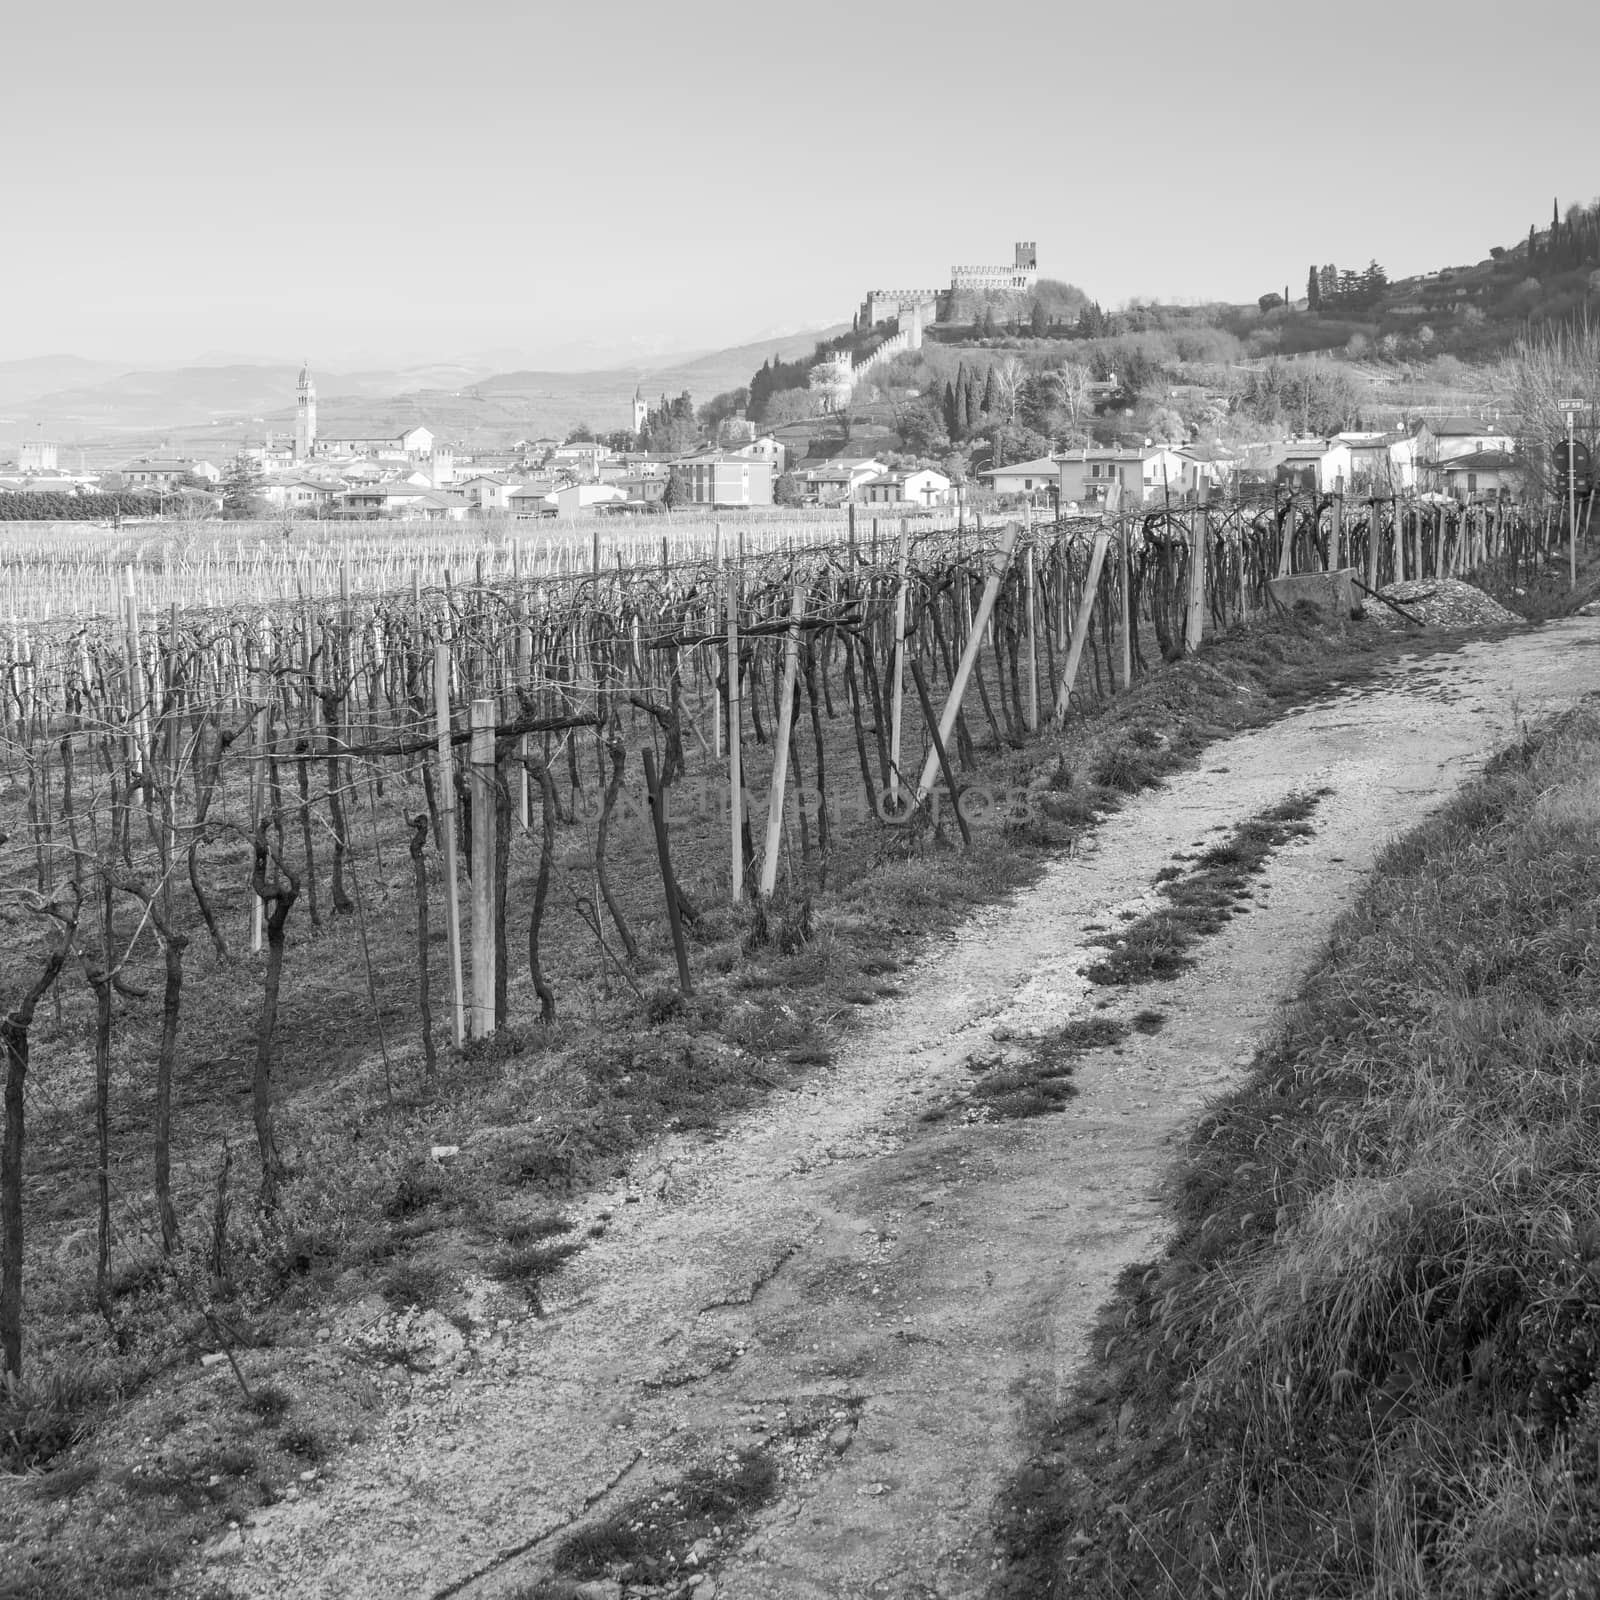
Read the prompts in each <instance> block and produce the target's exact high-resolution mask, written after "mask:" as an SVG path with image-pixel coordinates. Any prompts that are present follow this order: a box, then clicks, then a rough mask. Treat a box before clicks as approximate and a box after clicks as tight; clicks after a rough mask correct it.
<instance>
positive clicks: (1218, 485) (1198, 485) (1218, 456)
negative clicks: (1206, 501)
mask: <svg viewBox="0 0 1600 1600" xmlns="http://www.w3.org/2000/svg"><path fill="white" fill-rule="evenodd" d="M1178 458H1179V460H1180V461H1182V463H1183V466H1182V469H1181V472H1180V474H1179V480H1178V486H1179V487H1180V488H1181V489H1182V491H1183V493H1184V494H1186V495H1195V496H1198V495H1199V494H1200V492H1201V490H1202V489H1203V490H1204V491H1205V493H1206V495H1207V496H1208V497H1209V496H1212V495H1219V494H1223V493H1225V492H1226V490H1227V488H1228V486H1229V485H1230V484H1231V483H1232V482H1233V480H1234V478H1235V477H1236V476H1237V474H1238V472H1239V467H1240V462H1239V458H1238V456H1236V455H1235V454H1234V453H1233V451H1231V450H1227V449H1224V448H1223V447H1222V446H1221V445H1199V444H1191V445H1185V446H1184V447H1183V449H1181V450H1179V451H1178Z"/></svg>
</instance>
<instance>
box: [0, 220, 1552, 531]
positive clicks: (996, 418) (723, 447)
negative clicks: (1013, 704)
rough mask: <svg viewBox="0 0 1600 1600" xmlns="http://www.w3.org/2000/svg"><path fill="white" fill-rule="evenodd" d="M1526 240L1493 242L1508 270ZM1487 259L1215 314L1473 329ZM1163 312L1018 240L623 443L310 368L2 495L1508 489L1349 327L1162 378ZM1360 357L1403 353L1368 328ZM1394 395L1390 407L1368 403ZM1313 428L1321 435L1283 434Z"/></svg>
mask: <svg viewBox="0 0 1600 1600" xmlns="http://www.w3.org/2000/svg"><path fill="white" fill-rule="evenodd" d="M1559 227H1560V225H1559V222H1558V223H1557V224H1555V225H1553V227H1552V230H1551V234H1550V236H1549V237H1553V238H1559ZM1540 237H1543V236H1540V235H1537V234H1536V235H1535V236H1534V238H1533V239H1532V240H1531V241H1530V242H1529V243H1526V244H1522V245H1519V246H1518V247H1517V249H1518V251H1520V252H1521V254H1522V256H1524V257H1525V256H1526V254H1527V253H1528V251H1530V250H1537V249H1538V248H1539V242H1538V241H1539V238H1540ZM1545 248H1546V249H1553V248H1555V246H1554V245H1551V244H1546V246H1545ZM1506 255H1507V253H1506V252H1497V254H1496V257H1494V258H1491V259H1489V260H1486V261H1484V262H1483V263H1481V264H1480V268H1479V269H1478V271H1477V275H1476V278H1474V276H1473V274H1471V273H1461V274H1453V273H1431V274H1427V275H1424V276H1423V277H1422V278H1419V279H1417V280H1414V281H1412V282H1404V283H1400V284H1397V285H1392V286H1391V285H1389V284H1388V282H1387V279H1386V278H1385V276H1384V274H1383V272H1382V269H1381V268H1379V267H1378V266H1377V264H1376V263H1373V265H1372V266H1371V267H1370V268H1369V269H1368V270H1367V272H1366V273H1364V274H1359V275H1358V274H1355V273H1350V272H1347V273H1344V274H1339V273H1338V272H1337V271H1336V269H1335V268H1333V267H1331V266H1330V267H1326V268H1323V269H1320V275H1319V271H1318V269H1313V271H1312V273H1311V274H1310V278H1309V283H1308V294H1307V295H1306V296H1305V297H1303V298H1301V299H1299V300H1297V301H1289V300H1287V299H1286V298H1285V297H1284V296H1281V295H1278V294H1276V293H1273V294H1269V295H1265V296H1262V297H1261V304H1260V305H1259V306H1258V307H1254V308H1245V310H1243V311H1241V312H1240V313H1239V314H1238V315H1239V317H1240V318H1244V317H1246V316H1248V317H1249V318H1250V319H1254V320H1253V322H1252V323H1251V324H1250V325H1253V326H1255V327H1257V328H1259V329H1260V330H1261V340H1262V342H1267V343H1268V347H1269V348H1270V342H1269V341H1267V340H1266V335H1267V334H1268V333H1270V332H1271V329H1272V327H1273V326H1274V325H1275V324H1276V323H1278V322H1280V321H1281V319H1282V318H1284V317H1296V316H1298V317H1301V318H1306V317H1308V316H1309V317H1311V318H1313V319H1316V318H1327V317H1331V316H1333V315H1334V314H1335V309H1336V308H1337V307H1338V306H1340V305H1341V303H1342V302H1345V301H1354V302H1359V303H1360V304H1361V305H1362V306H1367V307H1370V304H1371V302H1372V301H1373V299H1374V297H1375V296H1378V295H1380V294H1382V293H1384V292H1386V291H1390V290H1392V291H1393V293H1392V298H1393V300H1394V308H1393V310H1394V318H1395V319H1398V321H1397V325H1398V326H1401V327H1406V326H1409V322H1408V320H1407V319H1412V318H1413V317H1414V315H1415V314H1416V313H1418V312H1423V313H1426V314H1429V315H1433V316H1435V317H1436V318H1437V319H1439V320H1440V321H1441V322H1443V321H1445V320H1446V319H1448V318H1449V317H1451V316H1457V317H1459V318H1461V319H1463V320H1464V321H1465V322H1466V323H1467V324H1468V325H1469V326H1470V324H1471V321H1472V319H1473V318H1477V319H1479V320H1481V318H1482V312H1481V311H1480V310H1479V309H1478V308H1477V303H1476V301H1475V299H1474V296H1475V295H1476V294H1478V293H1479V292H1480V291H1481V290H1483V289H1485V288H1488V287H1492V286H1493V284H1494V283H1496V282H1497V281H1498V278H1497V275H1500V276H1503V272H1504V270H1514V269H1515V268H1516V262H1515V259H1512V258H1507V259H1509V260H1510V262H1511V266H1510V269H1507V268H1506V261H1505V260H1502V259H1501V258H1506ZM1341 282H1342V283H1343V284H1344V287H1343V288H1341V287H1340V284H1341ZM1474 285H1476V287H1474ZM1430 307H1431V308H1432V309H1431V310H1430ZM1166 315H1168V316H1170V317H1171V318H1178V317H1181V316H1182V315H1184V314H1183V313H1181V312H1173V313H1169V314H1166ZM1162 317H1163V313H1161V311H1160V308H1154V310H1153V311H1151V310H1144V311H1141V310H1139V309H1138V308H1135V309H1134V310H1131V311H1129V312H1125V313H1120V314H1119V313H1105V312H1102V311H1101V310H1100V308H1099V307H1098V306H1096V305H1094V304H1092V303H1090V302H1087V301H1086V300H1085V297H1084V296H1082V295H1081V293H1079V292H1078V291H1076V290H1074V289H1072V287H1071V286H1070V285H1066V284H1060V283H1054V282H1052V281H1051V280H1048V279H1041V277H1040V274H1039V266H1038V254H1037V247H1036V245H1035V244H1034V243H1033V242H1031V241H1024V242H1019V243H1017V244H1016V245H1015V246H1014V249H1013V259H1012V261H1011V262H1010V263H1006V264H998V265H956V266H954V267H952V268H951V269H950V275H949V283H948V285H947V286H944V287H941V288H922V289H884V288H874V289H870V290H868V291H867V293H866V294H865V296H864V298H863V300H862V302H861V304H860V307H859V308H858V309H857V310H856V312H855V313H854V315H853V317H852V320H851V324H850V327H849V331H848V332H843V333H839V334H836V335H832V336H830V337H828V338H826V339H822V340H819V341H818V342H817V344H816V347H815V349H814V351H813V352H812V353H811V355H810V356H809V357H803V358H799V359H796V360H793V361H787V362H785V361H783V360H781V359H773V360H770V361H768V362H766V363H764V364H763V366H762V368H761V369H760V370H759V371H757V372H756V373H754V374H753V375H752V378H751V381H750V383H749V384H748V385H746V386H744V387H741V388H739V389H737V390H734V391H731V392H729V393H727V394H719V395H717V396H715V397H712V398H711V399H710V400H708V401H706V402H704V403H702V404H699V405H697V404H696V397H695V396H693V395H691V394H689V393H687V392H683V393H680V394H678V395H675V396H671V397H669V396H667V395H664V394H663V395H661V396H660V397H659V398H658V399H655V400H651V399H649V398H647V397H646V395H645V393H644V392H643V389H642V387H636V388H635V390H634V393H633V396H632V400H631V404H630V416H629V425H628V426H627V427H623V428H617V429H612V430H609V431H606V430H603V429H602V430H596V429H592V428H590V427H588V426H586V425H582V424H578V423H574V424H573V425H572V426H571V427H569V428H568V429H566V430H565V431H564V432H563V433H562V435H561V436H559V437H539V438H518V439H508V440H504V441H502V442H500V443H486V442H483V441H482V440H479V441H477V442H474V443H471V444H469V443H467V442H465V441H463V440H461V439H455V440H452V439H448V438H445V437H443V436H441V434H440V433H439V432H438V431H437V430H436V429H435V428H433V427H430V426H428V425H427V424H426V423H425V422H411V423H409V424H407V425H405V426H401V427H398V428H397V427H395V426H393V425H392V424H386V423H384V422H382V421H375V420H371V419H367V420H362V419H359V418H358V419H354V420H352V419H351V418H350V417H349V416H348V414H347V408H341V411H340V415H339V420H338V421H337V422H334V423H331V424H319V416H318V395H317V381H316V375H315V372H314V370H313V368H312V366H311V364H310V363H309V362H308V363H306V364H305V365H304V366H302V368H301V370H300V372H299V375H298V380H297V382H296V385H295V392H294V396H293V399H294V410H293V420H292V424H290V425H288V426H285V427H283V428H281V429H278V430H273V429H272V428H270V427H269V428H267V429H265V430H264V431H263V432H262V433H260V434H258V435H257V436H255V437H253V438H248V437H247V438H246V439H245V440H244V441H243V442H242V443H241V444H240V446H239V448H238V450H237V451H236V452H235V453H234V454H233V455H232V456H230V457H226V458H224V459H221V460H212V459H205V458H203V457H199V456H195V455H190V454H184V453H182V452H180V451H177V450H172V449H166V450H159V451H155V452H151V453H147V454H144V455H140V456H137V457H134V458H132V459H128V460H125V461H122V462H120V463H119V464H117V465H116V466H115V467H113V468H111V469H110V470H103V471H87V470H84V469H83V468H82V467H81V466H80V468H79V469H78V470H76V471H74V470H72V469H71V467H70V465H69V464H67V463H68V462H69V460H70V455H71V451H70V450H67V449H64V448H63V447H60V446H58V445H56V444H54V443H50V442H46V441H44V440H43V439H35V440H30V441H25V442H24V443H23V444H22V445H21V447H20V450H19V452H18V454H17V457H16V459H15V461H14V462H12V463H11V464H10V465H9V466H6V465H5V464H3V463H0V495H5V494H7V493H9V494H13V495H29V496H40V495H44V496H51V495H63V494H65V495H72V496H96V495H100V496H104V495H132V496H139V497H142V498H143V504H142V506H141V508H140V509H142V510H143V511H144V513H145V514H147V515H149V514H153V515H155V516H157V517H164V516H169V515H176V516H186V517H191V518H196V517H197V518H205V517H211V516H218V515H227V516H230V517H235V518H237V517H241V516H255V517H257V518H262V519H278V520H281V521H295V520H319V521H378V520H392V519H399V520H406V521H424V522H458V523H459V522H468V521H474V520H481V519H483V518H494V519H508V520H512V521H519V522H520V521H537V520H540V519H546V518H558V519H564V520H571V519H573V518H575V517H579V516H582V515H594V516H600V517H631V516H637V515H647V514H652V513H663V512H667V513H670V512H678V511H687V510H699V511H759V510H760V509H761V508H766V507H848V506H854V507H861V508H863V509H865V510H867V511H868V512H869V513H870V514H881V513H894V514H899V515H915V514H917V513H919V512H920V513H924V514H927V513H945V512H949V511H952V510H953V511H954V512H955V513H956V514H957V515H958V516H965V515H966V514H968V513H969V512H971V513H976V514H979V515H982V514H985V513H990V512H998V511H1004V510H1007V509H1016V508H1018V507H1021V506H1024V505H1027V506H1029V507H1031V508H1034V509H1037V510H1039V511H1042V512H1047V513H1049V514H1051V515H1056V514H1062V513H1078V512H1093V511H1096V510H1101V509H1104V507H1105V506H1106V503H1107V499H1108V496H1111V497H1113V503H1120V504H1123V505H1130V504H1149V503H1152V502H1155V501H1161V502H1162V503H1166V504H1171V503H1174V502H1176V503H1188V502H1190V501H1192V500H1194V499H1195V498H1197V497H1199V496H1201V495H1206V496H1210V497H1221V496H1228V495H1240V494H1244V495H1260V494H1270V493H1271V492H1272V491H1273V489H1274V488H1275V487H1280V488H1288V489H1291V490H1292V489H1307V490H1312V491H1315V492H1318V493H1322V494H1349V495H1352V496H1362V495H1367V496H1371V495H1396V494H1400V495H1422V496H1443V497H1446V498H1448V499H1451V500H1454V501H1457V502H1462V503H1478V502H1482V501H1502V500H1505V499H1508V498H1513V497H1515V496H1517V495H1518V494H1519V493H1520V492H1521V489H1522V486H1523V476H1524V472H1523V463H1522V460H1521V458H1520V455H1519V450H1520V445H1519V441H1518V438H1517V435H1516V430H1515V428H1514V427H1513V426H1512V425H1511V423H1510V422H1509V421H1505V422H1502V420H1501V419H1502V410H1501V404H1500V401H1499V399H1498V398H1497V397H1495V396H1493V395H1491V394H1490V393H1489V392H1487V391H1484V390H1481V389H1480V390H1452V389H1450V388H1448V387H1441V388H1438V389H1437V390H1436V391H1432V392H1430V391H1429V390H1428V389H1426V388H1425V387H1424V388H1419V387H1418V386H1417V385H1416V384H1411V385H1409V386H1405V385H1397V384H1396V383H1395V373H1394V372H1393V371H1387V370H1384V369H1382V368H1377V367H1374V366H1373V365H1372V363H1371V362H1369V361H1363V360H1361V359H1359V358H1360V357H1361V356H1363V355H1364V354H1365V353H1366V350H1367V346H1368V343H1369V341H1368V340H1367V338H1366V336H1365V335H1363V334H1361V333H1359V332H1358V333H1356V334H1353V335H1352V336H1351V337H1350V340H1349V343H1350V346H1351V349H1350V351H1349V352H1346V356H1347V359H1346V360H1344V361H1343V362H1341V363H1335V362H1333V361H1330V360H1328V359H1326V358H1325V357H1324V358H1321V359H1317V360H1305V359H1297V360H1291V361H1280V360H1274V359H1270V358H1269V359H1263V358H1259V357H1251V356H1250V354H1249V351H1250V350H1252V349H1253V348H1254V347H1255V346H1254V343H1245V344H1242V345H1241V343H1240V341H1239V339H1237V338H1233V339H1232V346H1233V347H1235V348H1236V349H1237V352H1238V358H1236V359H1234V360H1232V361H1228V360H1217V359H1202V358H1201V357H1202V356H1212V357H1214V356H1216V355H1219V354H1220V355H1223V356H1226V355H1227V354H1228V350H1229V345H1228V343H1227V341H1226V340H1223V339H1221V338H1220V337H1219V338H1215V339H1213V341H1212V346H1211V347H1207V348H1204V349H1200V348H1198V347H1197V346H1196V345H1195V342H1194V341H1193V340H1192V339H1191V341H1190V343H1189V345H1187V346H1186V345H1185V343H1184V339H1183V337H1182V336H1181V334H1180V336H1179V337H1178V338H1177V339H1176V340H1175V341H1173V343H1172V348H1173V349H1174V350H1175V351H1176V352H1177V355H1176V358H1175V359H1173V360H1171V361H1169V362H1168V363H1166V364H1165V365H1164V366H1163V365H1162V364H1160V363H1159V361H1153V360H1152V359H1151V357H1150V354H1149V352H1150V350H1151V348H1152V340H1151V336H1150V335H1148V334H1147V333H1141V332H1140V331H1139V330H1140V329H1141V328H1147V327H1151V326H1154V327H1161V326H1163V325H1164V324H1163V321H1162ZM1240 325H1241V326H1244V325H1246V324H1244V323H1243V322H1241V324H1240ZM1212 332H1213V334H1217V333H1218V332H1219V330H1217V329H1213V330H1212ZM1118 334H1120V335H1121V337H1117V335H1118ZM1108 335H1109V336H1110V337H1107V336H1108ZM1408 338H1409V339H1410V345H1411V347H1412V348H1413V349H1414V351H1415V352H1416V354H1417V355H1418V356H1419V357H1421V356H1424V355H1425V354H1426V352H1427V351H1428V349H1429V348H1430V347H1431V346H1432V345H1433V344H1434V342H1435V339H1436V336H1435V334H1434V331H1433V329H1432V328H1431V327H1429V326H1426V325H1424V326H1422V327H1421V328H1420V329H1419V330H1418V331H1417V332H1416V333H1415V334H1414V335H1408ZM1382 344H1383V346H1384V348H1385V350H1387V351H1388V352H1390V353H1391V354H1393V355H1397V356H1398V355H1400V354H1403V348H1402V343H1401V340H1400V338H1399V337H1398V336H1397V335H1396V334H1394V333H1392V332H1391V333H1389V334H1387V335H1385V336H1384V337H1383V339H1382ZM952 356H955V357H958V358H959V362H958V365H957V367H956V369H955V370H954V371H953V372H951V371H950V369H949V361H950V359H951V357H952ZM1349 356H1354V357H1357V358H1358V359H1354V360H1352V359H1348V357H1349ZM1453 360H1454V358H1452V357H1448V356H1447V357H1445V358H1444V360H1443V363H1442V366H1443V367H1449V366H1450V364H1451V363H1452V362H1453ZM1113 362H1118V363H1120V364H1121V365H1122V367H1123V371H1122V373H1121V374H1120V375H1119V372H1118V371H1117V370H1116V369H1115V368H1114V367H1113V366H1112V363H1113ZM1454 365H1455V368H1459V367H1460V363H1459V362H1456V363H1454ZM1130 368H1132V369H1137V370H1135V371H1130V370H1129V369H1130ZM941 374H943V375H944V376H943V379H942V383H941ZM1397 387H1406V388H1407V394H1408V398H1405V399H1401V400H1398V401H1397V400H1396V399H1395V398H1394V397H1393V396H1392V395H1391V394H1389V393H1388V392H1387V391H1388V390H1390V389H1394V388H1397ZM1419 394H1420V396H1421V399H1418V398H1417V396H1418V395H1419ZM1296 395H1298V399H1297V398H1296ZM286 399H287V397H286ZM1430 401H1431V402H1433V403H1428V402H1430ZM1469 405H1470V409H1468V406H1469ZM1297 412H1298V415H1296V413H1297ZM1313 417H1315V418H1316V420H1317V421H1319V422H1321V424H1322V431H1318V429H1317V428H1316V427H1307V426H1306V424H1307V423H1309V422H1311V421H1312V420H1313ZM1380 422H1381V425H1375V424H1378V423H1380ZM1351 424H1353V425H1351ZM1041 446H1043V447H1044V448H1042V449H1041V448H1040V447H1041ZM79 453H80V456H81V454H82V452H81V451H80V452H79Z"/></svg>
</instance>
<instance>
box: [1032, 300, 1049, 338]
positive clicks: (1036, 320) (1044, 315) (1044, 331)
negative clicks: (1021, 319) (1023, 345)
mask: <svg viewBox="0 0 1600 1600" xmlns="http://www.w3.org/2000/svg"><path fill="white" fill-rule="evenodd" d="M1028 332H1029V333H1031V334H1032V335H1033V336H1034V338H1035V339H1043V338H1046V337H1047V336H1048V335H1049V332H1050V313H1049V312H1047V311H1046V310H1045V308H1044V304H1043V302H1042V301H1039V300H1035V301H1034V302H1033V310H1032V311H1030V312H1029V313H1028Z"/></svg>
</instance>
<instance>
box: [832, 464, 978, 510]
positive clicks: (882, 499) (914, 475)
mask: <svg viewBox="0 0 1600 1600" xmlns="http://www.w3.org/2000/svg"><path fill="white" fill-rule="evenodd" d="M953 494H954V491H953V489H952V487H951V483H950V480H949V479H948V478H947V477H946V476H945V475H944V474H943V473H942V472H935V471H934V470H933V468H932V467H917V468H915V469H913V470H912V471H910V472H880V473H879V474H878V475H877V477H875V478H868V479H867V481H866V482H865V483H864V484H862V485H861V486H860V488H859V489H858V490H857V491H856V498H857V499H858V500H860V501H861V502H862V504H863V505H869V506H922V507H924V508H925V509H926V508H927V507H930V506H946V505H949V504H950V501H951V499H952V497H953Z"/></svg>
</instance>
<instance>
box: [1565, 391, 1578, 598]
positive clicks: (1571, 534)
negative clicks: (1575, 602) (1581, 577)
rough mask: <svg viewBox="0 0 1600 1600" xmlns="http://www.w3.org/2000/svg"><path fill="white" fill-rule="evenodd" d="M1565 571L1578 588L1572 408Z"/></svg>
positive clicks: (1575, 478)
mask: <svg viewBox="0 0 1600 1600" xmlns="http://www.w3.org/2000/svg"><path fill="white" fill-rule="evenodd" d="M1567 570H1568V573H1569V576H1570V580H1571V587H1572V588H1574V589H1576V588H1577V587H1578V458H1577V453H1576V451H1574V449H1573V448H1572V407H1571V406H1568V407H1567Z"/></svg>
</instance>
